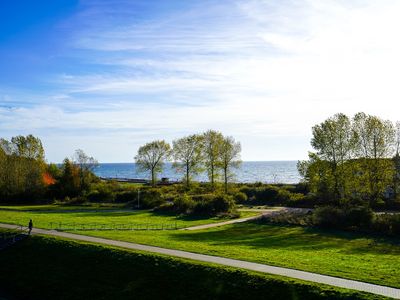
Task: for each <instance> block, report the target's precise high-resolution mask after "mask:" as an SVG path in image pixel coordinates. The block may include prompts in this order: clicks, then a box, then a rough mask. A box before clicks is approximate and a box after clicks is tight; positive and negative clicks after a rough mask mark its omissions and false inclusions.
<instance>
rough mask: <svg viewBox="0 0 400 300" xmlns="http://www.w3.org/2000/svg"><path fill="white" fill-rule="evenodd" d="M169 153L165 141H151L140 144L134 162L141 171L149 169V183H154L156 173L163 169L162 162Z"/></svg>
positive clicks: (168, 147)
mask: <svg viewBox="0 0 400 300" xmlns="http://www.w3.org/2000/svg"><path fill="white" fill-rule="evenodd" d="M170 155H171V147H170V145H169V144H168V143H167V142H165V141H163V140H162V141H159V140H158V141H153V142H151V143H147V144H145V145H143V146H141V147H140V148H139V150H138V153H137V155H136V156H135V162H136V164H137V166H138V169H139V170H141V171H150V173H151V183H152V185H153V186H155V184H156V180H157V173H160V172H161V171H162V169H163V166H164V162H165V161H166V160H168V159H169V157H170Z"/></svg>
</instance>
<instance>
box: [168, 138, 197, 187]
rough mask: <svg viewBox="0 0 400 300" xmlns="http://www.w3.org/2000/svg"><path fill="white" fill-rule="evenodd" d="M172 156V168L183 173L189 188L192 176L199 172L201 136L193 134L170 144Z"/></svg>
mask: <svg viewBox="0 0 400 300" xmlns="http://www.w3.org/2000/svg"><path fill="white" fill-rule="evenodd" d="M172 144H173V149H172V154H173V157H174V163H173V165H172V166H173V167H174V168H175V169H176V170H177V171H178V172H183V173H184V174H185V175H184V178H185V181H186V187H187V188H189V186H190V179H191V177H192V176H193V175H196V174H198V173H199V172H201V170H202V168H201V166H202V163H203V160H204V155H203V136H201V135H197V134H193V135H189V136H186V137H183V138H180V139H177V140H175V141H173V142H172Z"/></svg>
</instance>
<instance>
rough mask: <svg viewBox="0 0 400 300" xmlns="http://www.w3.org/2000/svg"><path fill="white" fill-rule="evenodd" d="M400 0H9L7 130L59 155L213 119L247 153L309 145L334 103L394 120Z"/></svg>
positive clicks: (290, 151)
mask: <svg viewBox="0 0 400 300" xmlns="http://www.w3.org/2000/svg"><path fill="white" fill-rule="evenodd" d="M399 14H400V3H399V2H398V1H394V0H383V1H368V0H366V1H359V0H353V1H344V0H326V1H319V0H318V1H317V0H304V1H300V0H299V1H291V0H283V1H272V0H269V1H268V0H266V1H262V0H259V1H251V0H238V1H234V0H229V1H227V0H222V1H207V0H202V1H200V0H199V1H181V0H179V1H178V0H175V1H173V0H171V1H167V0H159V1H151V0H112V1H111V0H80V1H78V0H76V1H73V0H57V1H54V0H35V1H29V0H3V1H1V2H0V137H4V138H10V137H11V136H15V135H18V134H23V135H26V134H30V133H32V134H34V135H36V136H38V137H40V138H41V139H42V141H43V143H44V145H45V149H46V156H47V159H48V160H49V161H53V162H59V161H61V160H62V159H63V158H64V157H66V156H71V155H72V154H73V152H74V150H75V149H78V148H81V149H83V150H84V151H86V152H87V153H88V154H90V155H92V156H94V157H96V158H98V159H99V161H101V162H130V161H133V157H134V155H135V153H136V151H137V149H138V147H139V146H140V145H142V144H144V143H146V142H148V141H151V140H153V139H166V140H167V141H169V142H171V141H172V140H173V139H176V138H178V137H181V136H183V135H186V134H191V133H196V132H202V131H204V130H207V129H210V128H212V129H216V130H220V131H222V132H223V133H224V134H226V135H233V136H234V137H235V138H236V139H237V140H239V141H241V143H242V149H243V150H242V158H243V159H244V160H296V159H303V158H305V157H306V156H307V151H308V150H311V148H310V146H309V140H310V133H311V126H312V125H314V124H316V123H319V122H321V121H323V120H324V119H326V118H327V117H329V116H331V115H332V114H334V113H336V112H344V113H347V114H350V115H351V114H353V113H356V112H358V111H365V112H367V113H371V114H376V115H379V116H381V117H383V118H386V119H390V120H392V121H396V120H397V119H398V108H399V104H398V102H399V98H400V89H399V85H398V78H399V74H398V73H399V70H400V59H399V55H398V53H400V43H399V40H398V36H399V33H400V32H399V31H400V20H399V18H398V15H399Z"/></svg>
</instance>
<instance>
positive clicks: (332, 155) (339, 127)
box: [311, 114, 355, 200]
mask: <svg viewBox="0 0 400 300" xmlns="http://www.w3.org/2000/svg"><path fill="white" fill-rule="evenodd" d="M312 134H313V137H312V140H311V145H312V146H313V148H314V149H316V150H317V151H318V152H317V155H318V157H319V158H320V159H321V160H324V161H327V162H328V163H329V166H330V169H331V174H332V176H333V180H334V187H333V198H334V199H335V200H339V199H343V198H344V196H345V194H346V182H347V180H348V176H347V175H348V172H347V171H348V169H347V168H346V164H345V162H346V161H348V160H349V159H351V157H352V154H353V153H354V146H355V138H354V135H353V133H352V130H351V121H350V119H349V118H348V117H347V116H346V115H344V114H336V115H334V116H333V117H331V118H329V119H327V120H326V121H324V122H322V123H321V124H319V125H316V126H314V127H313V128H312Z"/></svg>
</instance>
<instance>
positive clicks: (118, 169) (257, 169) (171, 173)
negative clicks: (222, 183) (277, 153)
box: [94, 161, 300, 183]
mask: <svg viewBox="0 0 400 300" xmlns="http://www.w3.org/2000/svg"><path fill="white" fill-rule="evenodd" d="M296 164H297V161H257V162H255V161H252V162H249V161H248V162H243V163H242V165H241V166H240V168H239V169H237V170H235V178H234V181H236V182H257V181H261V182H266V183H298V182H299V181H300V175H299V173H298V172H297V167H296ZM94 172H95V173H96V175H98V176H100V177H107V178H111V177H112V178H149V177H150V176H149V174H148V173H140V172H138V171H137V169H136V165H135V164H134V163H108V164H100V165H99V166H98V168H97V169H96V170H95V171H94ZM162 177H167V178H169V179H170V180H181V178H182V175H181V174H177V173H176V172H175V170H174V169H172V165H171V164H166V165H165V168H164V172H163V173H161V174H160V175H159V178H162ZM196 180H197V181H207V176H206V174H200V175H199V176H197V178H196Z"/></svg>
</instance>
